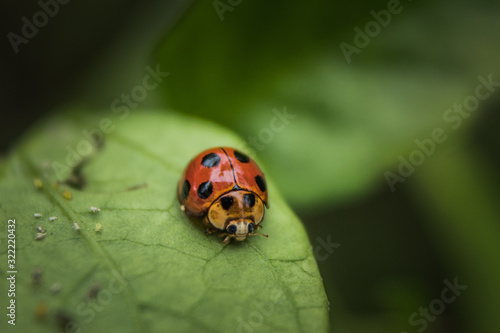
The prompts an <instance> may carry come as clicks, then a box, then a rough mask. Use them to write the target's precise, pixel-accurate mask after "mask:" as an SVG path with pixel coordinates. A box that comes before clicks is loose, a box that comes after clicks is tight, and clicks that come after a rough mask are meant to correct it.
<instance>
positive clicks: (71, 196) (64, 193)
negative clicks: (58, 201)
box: [62, 190, 73, 200]
mask: <svg viewBox="0 0 500 333" xmlns="http://www.w3.org/2000/svg"><path fill="white" fill-rule="evenodd" d="M62 195H63V197H64V198H65V199H67V200H71V198H73V195H72V194H71V192H70V191H68V190H63V191H62Z"/></svg>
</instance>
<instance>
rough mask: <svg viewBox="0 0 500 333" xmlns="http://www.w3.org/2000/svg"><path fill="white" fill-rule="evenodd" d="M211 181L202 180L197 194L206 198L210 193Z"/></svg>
mask: <svg viewBox="0 0 500 333" xmlns="http://www.w3.org/2000/svg"><path fill="white" fill-rule="evenodd" d="M212 190H213V189H212V183H211V182H204V183H201V184H200V186H198V196H199V197H200V198H201V199H206V198H208V197H209V196H210V194H212Z"/></svg>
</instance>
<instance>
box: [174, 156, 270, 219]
mask: <svg viewBox="0 0 500 333" xmlns="http://www.w3.org/2000/svg"><path fill="white" fill-rule="evenodd" d="M238 190H244V191H249V192H253V193H254V194H256V195H257V196H258V197H259V198H260V199H261V200H262V202H263V203H264V204H265V205H266V207H269V205H268V195H267V185H266V180H265V177H264V174H263V173H262V171H261V170H260V168H259V166H258V165H257V164H256V163H255V162H254V161H253V160H252V159H251V158H249V157H248V156H247V155H245V154H243V153H241V152H240V151H238V150H236V149H234V148H230V147H217V148H211V149H207V150H205V151H203V152H201V153H200V154H198V155H197V156H196V157H195V158H193V159H192V160H191V162H189V164H188V166H187V167H186V169H185V170H184V174H183V175H182V177H181V180H180V181H179V185H178V189H177V194H178V198H179V202H180V204H181V205H182V206H184V211H185V212H186V214H188V215H191V216H203V215H205V214H206V213H207V211H208V209H209V208H210V206H211V204H212V203H213V202H214V201H215V200H217V199H218V198H219V197H221V196H222V195H224V194H226V193H228V192H231V191H238Z"/></svg>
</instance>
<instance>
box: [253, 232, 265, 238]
mask: <svg viewBox="0 0 500 333" xmlns="http://www.w3.org/2000/svg"><path fill="white" fill-rule="evenodd" d="M257 235H261V236H264V237H266V238H268V237H269V236H268V235H266V234H262V233H260V232H251V233H249V234H248V236H257Z"/></svg>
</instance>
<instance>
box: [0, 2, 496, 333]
mask: <svg viewBox="0 0 500 333" xmlns="http://www.w3.org/2000/svg"><path fill="white" fill-rule="evenodd" d="M0 6H1V8H2V9H1V11H0V15H1V19H0V27H1V29H2V33H3V36H4V38H3V41H2V48H1V52H0V57H1V59H0V67H1V73H2V75H1V76H0V84H1V88H2V90H1V92H2V101H3V103H2V123H3V126H2V131H1V132H0V144H1V152H2V154H3V155H5V154H7V153H8V151H9V148H10V147H11V146H12V145H13V144H14V143H15V142H16V140H17V139H19V138H20V136H21V135H22V134H23V133H24V132H25V131H27V130H28V129H29V128H30V127H31V126H33V125H34V124H36V122H37V121H38V120H39V119H41V118H43V117H44V116H45V115H47V114H50V113H52V112H53V111H54V110H56V109H64V108H65V107H66V106H74V105H78V106H83V107H89V108H102V109H104V110H106V112H109V110H110V109H111V110H112V111H113V110H116V109H113V106H112V104H113V102H114V101H115V99H121V98H122V94H123V93H125V94H130V93H131V89H133V88H134V87H135V86H137V85H140V84H141V82H142V78H143V77H144V75H145V74H147V70H146V69H145V67H146V66H150V67H151V68H153V69H155V68H157V66H158V68H160V70H161V71H164V72H168V73H169V76H168V77H167V78H165V79H164V81H163V82H161V84H159V85H158V87H157V88H156V89H153V90H152V91H149V92H148V95H147V97H145V98H144V99H143V100H142V99H141V100H140V101H137V104H133V105H135V106H131V104H129V105H128V109H129V112H140V110H141V108H146V107H150V106H160V107H165V108H166V107H169V108H173V109H176V110H179V111H180V112H183V113H188V114H192V115H196V116H199V117H201V118H206V119H209V120H212V121H214V122H217V123H220V124H222V125H224V126H226V127H228V128H231V129H232V130H234V131H235V132H237V133H239V135H241V136H242V137H243V138H245V139H247V142H248V145H247V146H246V147H242V149H245V150H246V151H247V152H250V153H253V155H255V156H258V158H259V160H260V161H262V163H263V164H265V167H266V169H267V170H269V171H268V172H269V174H270V175H271V177H272V178H273V179H274V180H275V181H276V182H277V184H278V186H279V188H280V190H281V193H282V194H283V195H284V196H285V197H286V198H287V200H288V202H289V203H290V204H291V206H292V208H293V209H294V210H295V211H296V212H297V213H298V215H299V216H300V218H301V219H302V221H303V222H304V224H305V227H306V228H307V231H308V233H309V236H310V240H311V244H312V246H313V250H314V251H315V253H316V254H317V260H318V264H319V267H320V270H321V273H322V276H323V280H324V284H325V288H326V291H327V294H328V296H329V300H330V303H331V312H330V313H331V327H332V331H335V332H405V331H406V332H423V331H426V332H455V333H460V332H486V333H488V332H499V331H500V316H498V310H499V309H500V284H499V281H500V264H499V260H498V259H497V257H498V255H499V254H500V241H499V240H500V237H499V236H500V226H499V222H500V218H499V216H500V208H499V205H498V201H499V199H500V190H499V188H500V186H499V185H500V177H499V176H498V171H497V170H499V168H500V159H499V151H500V150H499V148H500V135H499V133H500V132H499V131H498V125H499V119H500V116H499V114H498V111H499V108H500V95H499V94H498V92H497V91H494V90H495V89H498V87H497V86H495V84H492V85H491V87H490V89H491V90H490V91H489V92H490V94H489V96H488V97H487V98H484V100H481V101H480V102H479V105H478V106H477V108H474V110H473V111H470V112H463V115H461V114H460V113H457V112H455V111H453V109H454V106H455V105H461V104H464V103H469V102H471V101H472V102H473V101H474V98H473V97H471V96H475V94H476V87H477V86H478V85H480V84H481V82H482V81H480V80H479V79H478V77H483V78H484V79H486V80H488V77H489V76H490V75H491V77H490V80H491V81H494V82H500V61H499V59H500V39H499V36H498V32H499V31H500V21H499V20H498V17H499V15H500V4H499V3H498V1H476V2H472V1H468V2H467V1H451V0H442V1H401V2H395V1H389V2H388V1H356V2H351V3H340V2H333V1H315V2H313V3H306V2H303V1H273V2H266V1H236V0H233V1H229V0H221V1H193V2H191V1H144V2H137V1H115V0H110V1H105V2H99V1H85V2H68V3H67V4H60V5H59V9H58V13H57V14H55V15H54V17H51V18H50V19H49V20H48V22H47V24H45V25H43V26H42V27H40V28H39V29H38V32H37V33H36V35H35V36H34V37H32V38H27V39H26V40H25V41H26V42H22V43H20V44H18V45H17V46H16V47H17V48H18V52H17V53H16V52H15V51H14V49H15V47H13V46H12V43H11V42H10V40H9V33H11V32H13V33H15V34H17V35H21V34H22V31H21V30H22V27H23V24H24V23H23V21H22V18H23V17H24V16H26V17H28V18H30V20H31V18H32V17H33V14H35V13H36V12H38V11H40V10H41V8H42V7H41V5H40V4H39V3H37V2H35V1H22V2H19V1H2V4H1V5H0ZM389 10H392V11H393V13H392V14H391V15H390V19H389V16H388V14H387V13H390V11H389ZM396 12H397V13H396ZM375 16H378V17H379V19H380V20H383V22H382V23H383V24H380V23H370V22H376V20H375ZM377 27H378V28H377ZM366 28H368V29H372V30H369V31H368V35H365V36H364V37H363V36H361V37H360V35H359V31H363V32H365V34H366ZM358 29H359V30H358ZM10 36H11V38H12V35H10ZM370 36H371V37H370ZM356 42H358V44H356ZM342 43H345V44H342ZM360 43H361V44H360ZM347 44H349V45H351V46H350V47H353V48H352V49H351V50H354V47H355V48H356V51H355V52H354V53H352V54H351V55H350V57H349V58H350V59H347V58H346V57H345V54H344V52H343V50H342V47H341V45H344V47H345V45H347ZM486 89H487V88H482V92H484V93H485V92H487V90H486ZM124 103H125V102H120V103H119V104H116V105H115V107H116V106H117V105H120V106H124V105H125V104H124ZM285 112H287V114H288V115H289V118H287V119H285V120H283V118H280V116H278V114H280V115H281V116H283V114H285ZM118 114H119V113H118ZM446 115H448V118H446ZM452 116H453V117H455V118H452V119H453V121H452V120H451V118H449V117H452ZM457 117H458V118H457ZM435 129H442V131H443V132H444V135H446V139H445V140H444V142H442V143H436V142H434V144H431V143H429V142H430V140H431V139H430V138H432V133H433V131H434V130H435ZM416 140H417V141H418V142H421V143H422V142H426V143H427V146H426V147H427V149H431V148H430V147H431V146H432V145H434V148H433V151H432V152H430V153H429V154H424V153H419V151H421V150H422V148H419V145H418V144H417V143H416ZM175 144H178V145H182V137H180V138H179V140H178V142H176V143H175ZM402 160H406V161H411V160H413V161H415V162H414V164H418V165H416V166H414V168H413V169H414V170H413V171H412V172H410V171H408V170H406V171H408V175H407V176H404V177H403V176H401V175H399V176H400V177H402V178H399V181H396V182H395V183H393V185H392V188H391V185H389V184H388V182H387V179H386V177H387V175H388V172H390V173H392V175H393V176H394V175H398V173H401V172H405V170H403V169H404V168H405V167H403V166H401V163H402V162H401V161H402ZM410 163H411V162H410ZM393 179H394V178H393ZM403 180H404V182H403ZM271 200H272V198H271ZM271 206H272V204H271ZM271 209H272V208H271ZM329 242H330V243H332V244H331V246H330V247H328V246H326V247H325V244H327V243H329ZM445 279H446V280H448V281H450V282H452V283H453V281H454V280H455V279H457V281H458V283H459V284H461V285H467V289H466V290H465V291H463V292H462V294H461V295H460V296H459V297H457V298H456V299H455V300H454V301H452V302H450V303H449V304H446V305H445V308H444V310H443V309H440V308H439V302H438V301H434V300H435V299H441V297H442V296H441V295H442V291H443V290H444V288H446V284H445V283H444V282H443V281H444V280H445ZM436 304H437V305H436ZM429 306H431V307H432V306H436V307H435V308H434V311H435V312H434V313H436V312H438V313H437V314H436V315H435V316H434V315H432V310H431V312H430V313H431V317H429V318H430V319H423V318H425V316H424V315H422V314H421V313H420V311H423V310H421V309H425V308H428V307H429ZM436 309H437V310H436ZM414 313H417V315H414ZM411 318H413V319H411Z"/></svg>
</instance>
